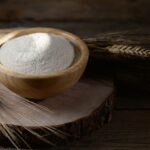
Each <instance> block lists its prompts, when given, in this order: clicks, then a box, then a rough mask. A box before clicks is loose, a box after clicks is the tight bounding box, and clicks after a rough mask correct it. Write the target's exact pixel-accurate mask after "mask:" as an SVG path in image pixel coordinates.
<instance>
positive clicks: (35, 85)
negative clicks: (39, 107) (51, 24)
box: [0, 28, 89, 99]
mask: <svg viewBox="0 0 150 150" xmlns="http://www.w3.org/2000/svg"><path fill="white" fill-rule="evenodd" d="M36 32H45V33H53V34H57V35H62V36H64V37H65V38H67V39H68V40H69V41H70V42H71V43H72V45H73V46H74V49H75V54H76V55H75V59H74V62H73V64H72V65H71V66H70V67H68V68H67V69H65V70H63V71H60V72H56V73H50V74H45V75H28V74H21V73H17V72H14V71H11V70H9V69H8V68H7V67H5V66H4V65H2V64H0V82H1V83H3V84H4V85H5V86H6V87H7V88H9V89H10V90H12V91H14V92H15V93H17V94H19V95H21V96H23V97H26V98H32V99H45V98H47V97H50V96H54V95H56V94H59V93H61V92H64V91H65V90H67V89H69V88H70V87H72V86H73V85H74V84H75V83H76V82H77V81H78V80H79V78H80V77H81V75H82V74H83V72H84V70H85V67H86V64H87V61H88V57H89V51H88V48H87V46H86V44H85V43H84V42H83V41H82V40H81V39H80V38H79V37H77V36H75V35H73V34H71V33H68V32H66V31H62V30H59V29H53V28H28V29H22V30H16V31H14V32H11V33H9V34H7V35H5V36H4V37H2V38H1V39H0V45H2V44H4V43H5V42H6V41H8V40H10V39H12V38H15V37H18V36H22V35H26V34H30V33H36Z"/></svg>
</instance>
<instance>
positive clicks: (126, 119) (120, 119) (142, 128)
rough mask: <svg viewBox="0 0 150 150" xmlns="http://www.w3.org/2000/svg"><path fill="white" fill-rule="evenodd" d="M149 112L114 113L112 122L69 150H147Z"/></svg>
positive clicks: (149, 124) (149, 139)
mask: <svg viewBox="0 0 150 150" xmlns="http://www.w3.org/2000/svg"><path fill="white" fill-rule="evenodd" d="M149 116H150V111H149V110H147V111H138V110H137V111H132V110H131V111H125V110H124V111H115V112H114V117H113V121H112V122H111V123H110V124H108V125H106V126H104V127H103V128H102V129H100V130H98V131H97V133H94V134H93V135H92V136H90V137H88V136H86V137H84V138H83V139H82V140H81V141H80V142H76V143H75V144H73V145H71V148H70V149H71V150H75V149H76V150H82V149H87V150H133V149H137V150H149V149H150V144H149V143H150V137H149V134H150V128H149V127H150V117H149Z"/></svg>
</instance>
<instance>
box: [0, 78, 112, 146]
mask: <svg viewBox="0 0 150 150" xmlns="http://www.w3.org/2000/svg"><path fill="white" fill-rule="evenodd" d="M87 91H90V92H87ZM113 92H114V90H113V86H112V83H110V82H103V81H96V80H91V79H82V80H81V81H80V82H79V83H78V84H77V85H76V86H75V87H74V88H72V89H70V90H69V91H68V92H66V93H64V94H62V95H59V96H56V97H53V98H48V99H45V100H43V101H40V102H38V106H37V105H35V104H32V103H29V102H28V101H26V100H24V99H23V98H21V97H20V96H17V95H16V94H15V93H12V92H11V91H9V90H8V89H7V88H6V87H4V86H3V85H1V86H0V95H1V100H2V99H3V100H2V101H1V105H0V123H1V124H3V125H4V124H5V125H8V128H10V129H16V130H18V131H21V132H22V137H23V138H24V139H26V142H27V143H28V144H30V145H32V146H33V147H38V145H41V144H43V147H45V145H46V143H44V142H43V141H41V139H38V138H37V136H35V135H34V134H33V135H32V134H29V133H28V130H31V131H32V130H33V131H34V132H35V133H37V134H39V135H41V136H42V135H45V134H46V135H47V136H45V138H47V139H49V140H50V141H51V142H53V143H55V144H59V145H63V144H65V143H66V142H67V143H68V142H69V141H72V140H77V139H79V138H81V137H82V136H84V135H89V134H91V133H92V132H94V131H95V130H97V129H98V128H99V127H101V126H102V125H103V124H104V123H107V122H109V121H110V120H111V113H112V108H113V100H114V96H113ZM6 93H7V95H5V94H6ZM4 95H5V96H4ZM4 97H5V98H4ZM10 100H11V102H10ZM43 106H45V108H48V109H49V110H50V111H47V109H42V107H43ZM40 108H41V109H40ZM46 127H49V129H51V127H53V128H55V129H57V130H56V131H61V132H62V131H63V132H64V134H65V137H66V139H61V138H60V137H59V136H58V135H55V134H54V133H53V132H52V133H51V132H48V131H47V130H45V129H47V128H46ZM0 141H1V143H0V145H5V144H4V143H7V142H8V139H6V138H5V137H4V135H3V134H2V133H1V132H0ZM2 141H4V143H3V142H2ZM20 142H21V141H20ZM59 142H61V143H62V144H61V143H59ZM44 144H45V145H44ZM59 145H57V146H58V147H59ZM46 146H49V147H50V146H51V145H46ZM21 147H23V145H22V146H21Z"/></svg>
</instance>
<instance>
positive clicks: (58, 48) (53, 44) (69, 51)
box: [0, 33, 75, 74]
mask: <svg viewBox="0 0 150 150" xmlns="http://www.w3.org/2000/svg"><path fill="white" fill-rule="evenodd" d="M74 56H75V53H74V48H73V46H72V45H71V43H70V42H69V41H68V40H67V39H65V38H64V37H63V36H59V35H54V34H48V33H33V34H28V35H24V36H20V37H18V38H14V39H12V40H10V41H7V42H6V43H5V44H4V45H3V46H2V47H1V49H0V62H1V64H3V65H4V66H6V67H7V68H9V69H11V70H13V71H15V72H18V73H25V74H46V73H52V72H58V71H62V70H64V69H66V68H67V67H69V66H70V65H71V64H72V62H73V60H74Z"/></svg>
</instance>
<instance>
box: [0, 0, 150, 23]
mask: <svg viewBox="0 0 150 150" xmlns="http://www.w3.org/2000/svg"><path fill="white" fill-rule="evenodd" d="M149 6H150V1H149V0H119V1H116V0H1V1H0V20H3V21H9V20H21V19H27V20H36V21H46V20H49V21H61V20H63V21H88V22H90V21H96V22H97V21H103V20H104V21H105V20H123V21H125V20H128V21H133V20H134V21H135V20H136V21H137V20H138V21H149V19H148V18H147V17H148V14H149Z"/></svg>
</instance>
